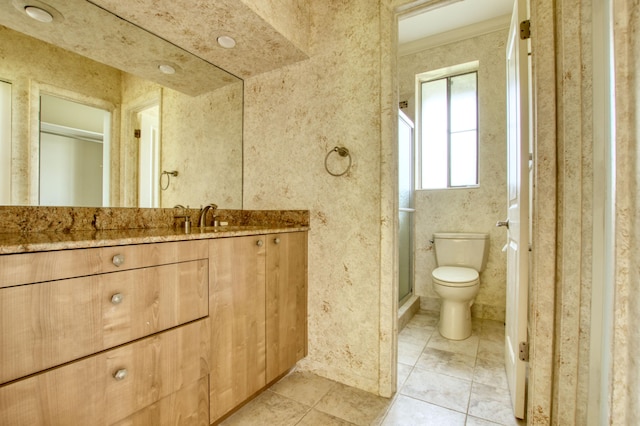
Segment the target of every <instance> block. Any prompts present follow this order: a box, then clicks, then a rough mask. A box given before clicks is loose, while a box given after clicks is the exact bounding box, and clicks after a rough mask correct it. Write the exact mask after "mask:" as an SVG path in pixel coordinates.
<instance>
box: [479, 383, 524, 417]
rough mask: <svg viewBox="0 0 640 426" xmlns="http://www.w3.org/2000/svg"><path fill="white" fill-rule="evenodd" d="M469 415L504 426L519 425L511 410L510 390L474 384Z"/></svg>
mask: <svg viewBox="0 0 640 426" xmlns="http://www.w3.org/2000/svg"><path fill="white" fill-rule="evenodd" d="M468 414H469V415H471V416H474V417H479V418H481V419H485V420H489V421H492V422H495V423H499V424H502V425H508V426H511V425H514V426H515V425H517V424H518V422H517V419H516V418H515V417H514V416H513V411H512V409H511V396H510V395H509V390H507V389H501V388H497V387H495V386H488V385H483V384H482V383H474V384H473V386H472V388H471V397H470V399H469V411H468Z"/></svg>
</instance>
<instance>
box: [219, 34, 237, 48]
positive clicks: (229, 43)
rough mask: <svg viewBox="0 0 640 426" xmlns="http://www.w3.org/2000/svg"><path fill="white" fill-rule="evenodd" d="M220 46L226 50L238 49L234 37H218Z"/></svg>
mask: <svg viewBox="0 0 640 426" xmlns="http://www.w3.org/2000/svg"><path fill="white" fill-rule="evenodd" d="M217 40H218V44H219V45H220V46H222V47H224V48H225V49H233V48H234V47H236V41H235V40H234V39H233V37H229V36H226V35H225V36H220V37H218V39H217Z"/></svg>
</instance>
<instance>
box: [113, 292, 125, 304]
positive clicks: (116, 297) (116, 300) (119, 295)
mask: <svg viewBox="0 0 640 426" xmlns="http://www.w3.org/2000/svg"><path fill="white" fill-rule="evenodd" d="M123 299H124V295H123V294H122V293H116V294H114V295H113V296H111V303H113V304H114V305H119V304H120V303H122V300H123Z"/></svg>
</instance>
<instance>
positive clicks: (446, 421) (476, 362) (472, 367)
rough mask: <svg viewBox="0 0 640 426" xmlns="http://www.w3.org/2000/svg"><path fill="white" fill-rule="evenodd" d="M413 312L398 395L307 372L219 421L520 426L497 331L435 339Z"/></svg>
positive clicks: (491, 324) (432, 320)
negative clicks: (513, 411)
mask: <svg viewBox="0 0 640 426" xmlns="http://www.w3.org/2000/svg"><path fill="white" fill-rule="evenodd" d="M437 322H438V316H437V314H433V313H429V312H425V311H420V312H418V314H416V315H415V316H414V317H413V318H412V319H411V321H409V323H408V324H407V326H406V327H405V328H404V329H403V330H402V331H401V332H400V334H399V336H398V392H397V393H396V395H395V396H394V397H393V398H391V399H387V398H382V397H378V396H375V395H373V394H370V393H367V392H364V391H362V390H359V389H355V388H351V387H348V386H345V385H342V384H340V383H336V382H333V381H331V380H328V379H325V378H322V377H319V376H316V375H314V374H311V373H308V372H297V371H294V372H293V373H291V374H289V375H288V376H286V377H284V378H283V379H282V380H280V381H279V382H278V383H276V384H274V385H273V386H271V387H270V388H269V389H267V390H266V391H265V392H263V393H262V394H261V395H260V396H258V397H257V398H256V399H254V400H253V401H251V402H250V403H249V404H247V405H246V406H244V407H243V408H242V409H240V410H239V411H238V412H236V413H235V414H234V415H232V416H231V417H229V418H228V419H226V420H225V421H224V422H223V423H222V425H225V426H235V425H239V426H250V425H260V426H264V425H274V426H286V425H300V426H316V425H321V426H332V425H363V426H365V425H382V426H390V425H402V426H405V425H407V426H413V425H439V426H440V425H442V426H448V425H474V426H475V425H496V424H498V425H520V424H525V423H524V422H516V419H514V417H513V415H512V414H511V402H510V397H509V391H508V389H507V378H506V373H505V371H504V361H503V359H504V357H503V351H504V349H503V345H504V326H503V324H502V323H499V322H496V321H488V320H479V319H475V320H474V331H473V334H472V335H471V337H469V338H468V339H466V340H463V341H458V342H454V341H449V340H446V339H444V338H442V337H441V336H440V334H439V333H438V331H437V328H436V325H437Z"/></svg>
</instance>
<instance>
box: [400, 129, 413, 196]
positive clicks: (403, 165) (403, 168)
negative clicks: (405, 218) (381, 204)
mask: <svg viewBox="0 0 640 426" xmlns="http://www.w3.org/2000/svg"><path fill="white" fill-rule="evenodd" d="M413 162H414V157H413V128H412V127H411V125H410V124H409V123H408V122H406V121H405V120H403V119H402V118H400V119H399V120H398V165H399V167H398V195H399V207H401V208H413V172H414V170H413V167H412V166H413Z"/></svg>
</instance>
